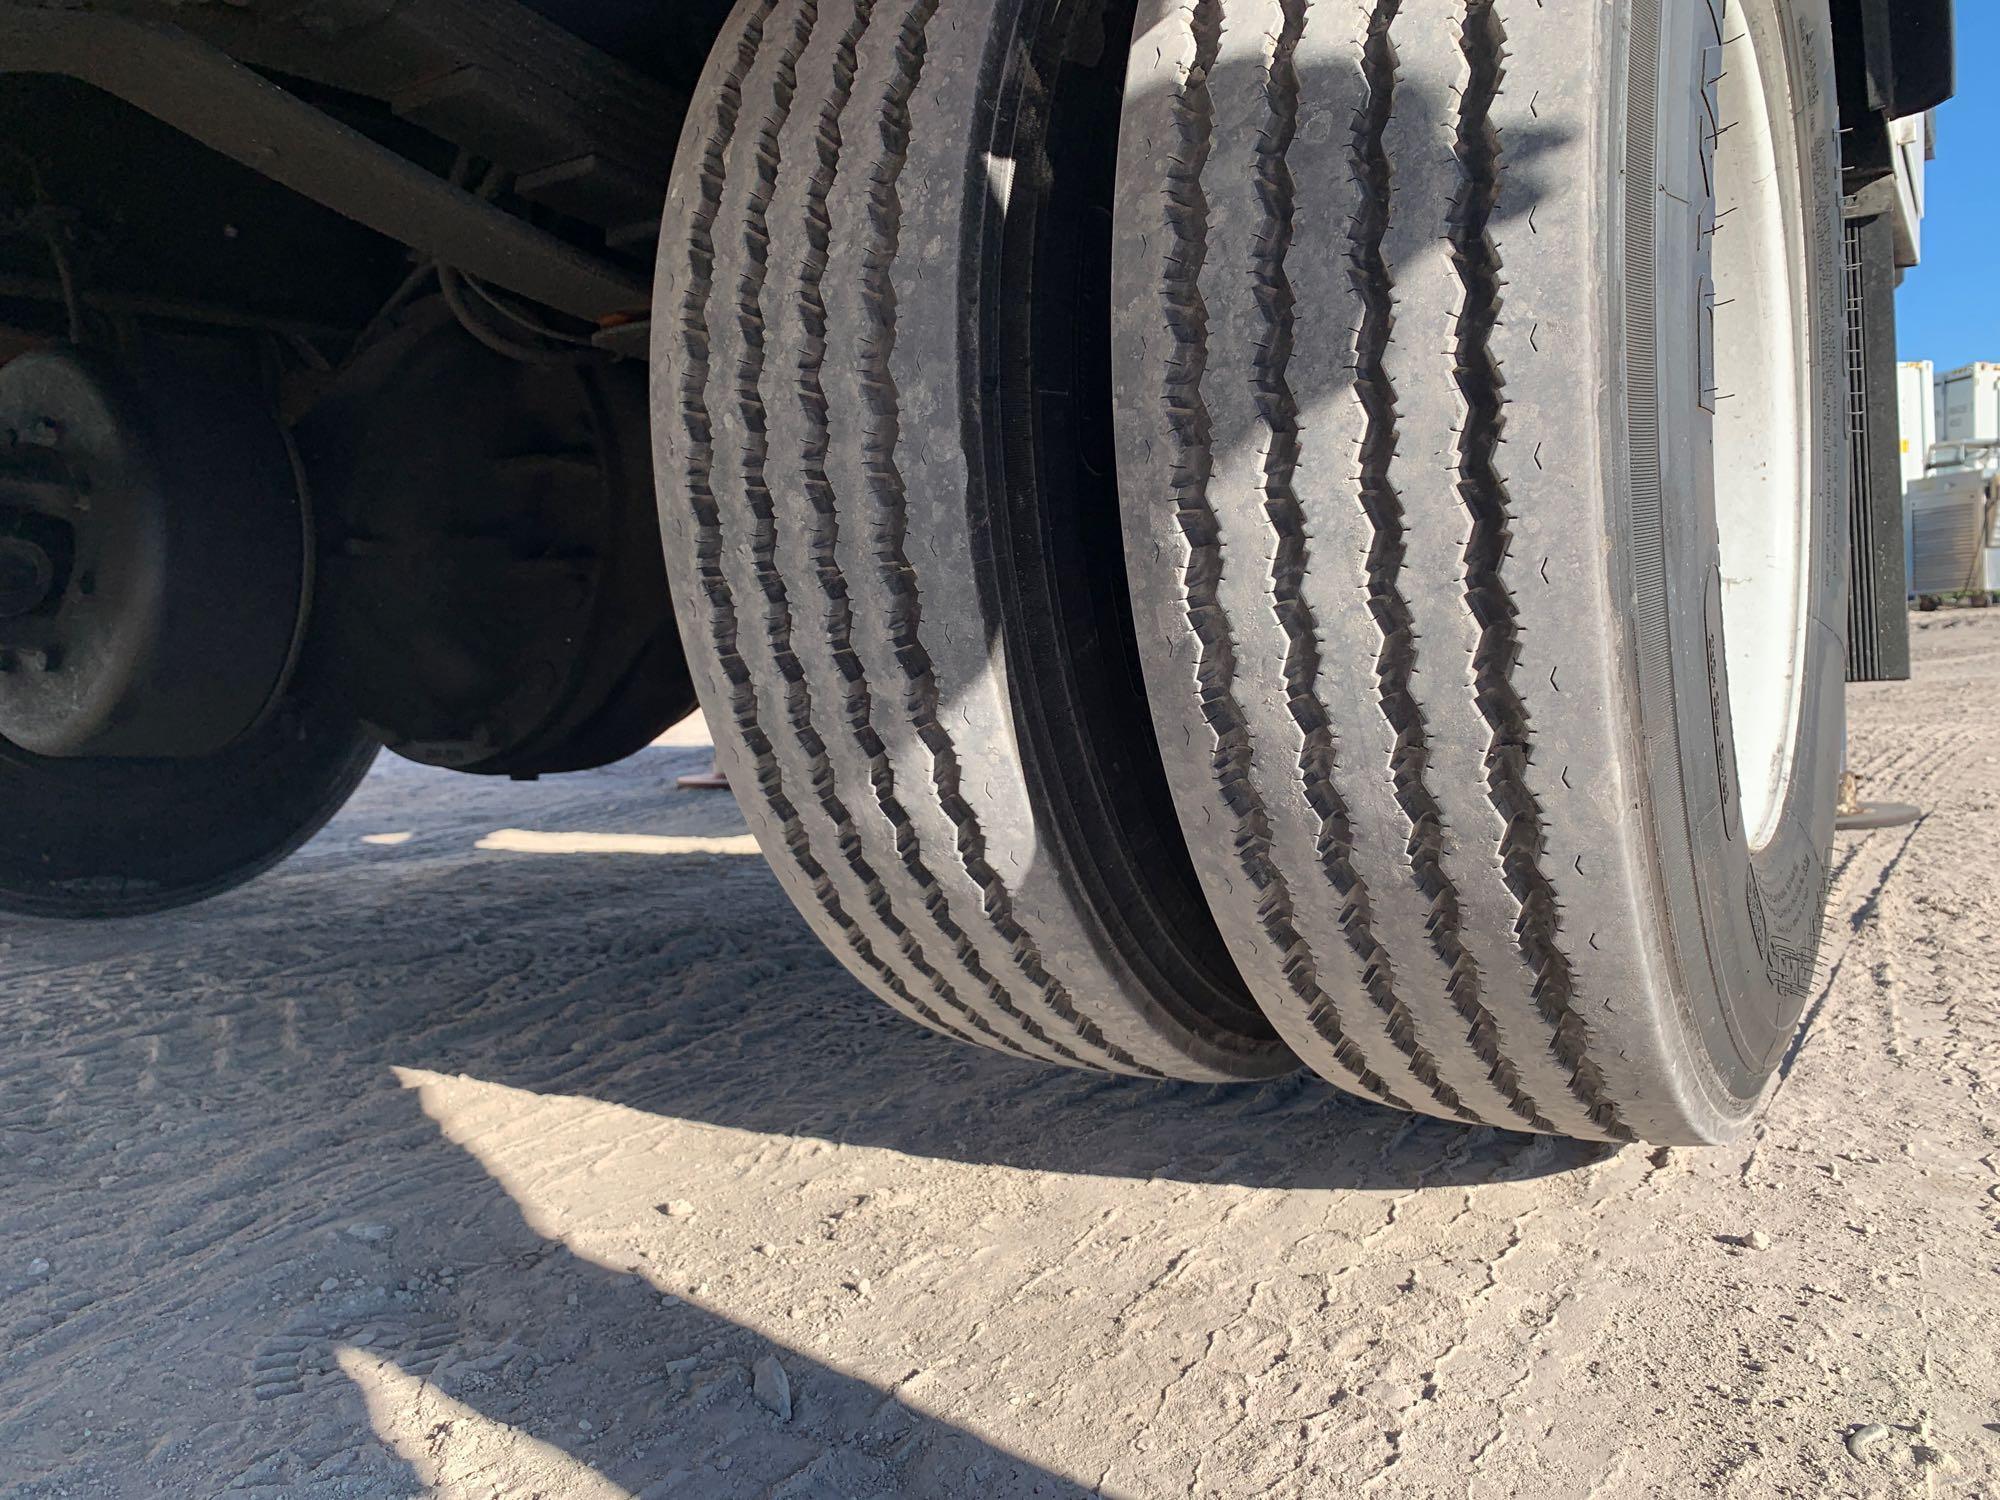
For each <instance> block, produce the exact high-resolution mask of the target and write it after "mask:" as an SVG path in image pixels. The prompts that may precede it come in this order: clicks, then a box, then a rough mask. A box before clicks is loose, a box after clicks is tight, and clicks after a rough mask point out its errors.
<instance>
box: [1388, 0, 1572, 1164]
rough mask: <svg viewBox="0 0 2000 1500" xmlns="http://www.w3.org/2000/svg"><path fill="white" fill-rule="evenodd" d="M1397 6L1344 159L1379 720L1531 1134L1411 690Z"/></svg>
mask: <svg viewBox="0 0 2000 1500" xmlns="http://www.w3.org/2000/svg"><path fill="white" fill-rule="evenodd" d="M1401 8H1402V0H1376V3H1375V5H1374V8H1373V11H1372V12H1371V14H1370V16H1369V20H1368V29H1367V33H1366V37H1365V40H1364V42H1363V50H1362V75H1363V78H1364V79H1365V81H1366V84H1367V89H1368V97H1367V102H1366V105H1365V107H1364V109H1363V110H1362V112H1361V113H1359V114H1358V115H1357V116H1356V117H1355V122H1354V135H1353V160H1354V171H1355V177H1356V180H1357V182H1358V183H1359V184H1360V186H1361V195H1360V207H1359V212H1358V214H1357V217H1356V219H1355V222H1354V224H1353V226H1352V227H1351V230H1350V241H1351V243H1352V246H1353V249H1352V252H1351V257H1350V258H1351V261H1352V280H1353V284H1354V287H1355V292H1356V295H1357V297H1358V298H1359V300H1360V303H1361V306H1362V324H1361V329H1360V332H1359V334H1358V337H1357V349H1356V362H1355V390H1356V393H1357V395H1358V396H1359V399H1360V402H1361V405H1362V408H1363V410H1364V411H1365V413H1366V429H1365V431H1364V433H1363V435H1362V441H1361V454H1360V475H1359V483H1358V492H1359V498H1360V502H1361V507H1362V510H1363V512H1364V513H1365V514H1366V516H1367V518H1368V524H1369V526H1370V528H1371V529H1372V532H1373V535H1372V537H1371V539H1370V543H1369V549H1368V562H1367V569H1368V580H1369V594H1368V602H1369V608H1370V611H1371V614H1372V615H1373V618H1374V621H1375V624H1376V628H1377V629H1378V631H1379V632H1380V633H1381V637H1382V646H1381V650H1380V651H1379V653H1378V654H1377V656H1376V659H1375V675H1376V681H1377V683H1378V685H1379V688H1380V692H1379V695H1378V699H1377V701H1378V703H1379V705H1380V707H1381V711H1382V715H1383V718H1384V719H1385V720H1386V721H1387V722H1388V725H1389V728H1390V730H1391V732H1392V734H1393V735H1394V737H1395V750H1394V752H1393V755H1392V757H1391V761H1390V777H1391V780H1392V781H1393V782H1394V785H1395V793H1396V800H1397V802H1398V803H1399V804H1400V805H1401V807H1402V809H1403V814H1404V817H1405V818H1406V820H1407V821H1408V823H1409V830H1410V831H1409V842H1408V844H1407V846H1406V853H1407V855H1408V859H1409V865H1410V875H1411V878H1412V880H1413V881H1414V882H1415V883H1416V886H1417V889H1418V890H1419V891H1421V892H1422V893H1423V895H1424V898H1425V900H1426V901H1427V902H1428V904H1429V912H1430V916H1429V921H1428V923H1427V929H1428V931H1429V934H1430V941H1431V947H1432V949H1433V951H1434V952H1435V953H1436V954H1437V957H1438V960H1439V962H1440V963H1442V964H1443V965H1444V967H1445V971H1446V975H1447V978H1446V982H1445V993H1446V996H1447V998H1448V999H1449V1000H1450V1003H1451V1005H1452V1007H1453V1009H1454V1010H1456V1011H1457V1013H1458V1014H1459V1016H1460V1017H1461V1018H1462V1019H1463V1020H1464V1021H1465V1023H1466V1026H1467V1028H1468V1030H1467V1040H1468V1042H1469V1043H1470V1044H1471V1046H1472V1049H1473V1051H1474V1052H1475V1053H1476V1054H1477V1055H1478V1057H1479V1059H1480V1061H1481V1062H1482V1063H1483V1064H1485V1066H1486V1068H1487V1076H1488V1078H1489V1079H1490V1080H1491V1082H1492V1084H1493V1086H1494V1088H1495V1089H1497V1090H1498V1091H1499V1092H1500V1093H1501V1094H1502V1095H1503V1096H1505V1097H1506V1098H1507V1100H1508V1103H1509V1107H1510V1108H1511V1109H1512V1111H1513V1112H1514V1113H1515V1114H1516V1115H1518V1116H1520V1117H1521V1118H1522V1119H1523V1120H1525V1121H1526V1122H1527V1123H1528V1124H1529V1125H1530V1126H1531V1127H1532V1128H1534V1129H1537V1130H1545V1131H1553V1130H1554V1129H1555V1127H1554V1126H1553V1125H1552V1124H1551V1123H1550V1122H1549V1121H1548V1120H1546V1119H1544V1118H1543V1117H1542V1114H1541V1111H1540V1109H1539V1108H1538V1107H1537V1106H1536V1104H1535V1102H1534V1100H1533V1099H1532V1098H1530V1097H1529V1095H1528V1093H1527V1091H1526V1090H1525V1089H1524V1088H1523V1087H1522V1084H1521V1078H1520V1074H1519V1072H1518V1070H1517V1069H1516V1068H1515V1066H1514V1064H1513V1063H1512V1062H1511V1061H1510V1060H1509V1059H1508V1058H1507V1057H1506V1056H1505V1055H1504V1053H1503V1052H1502V1050H1501V1046H1500V1038H1499V1033H1498V1027H1497V1025H1496V1023H1495V1020H1494V1018H1493V1015H1492V1013H1491V1012H1489V1011H1488V1010H1487V1009H1486V1007H1485V1005H1484V1004H1483V1003H1482V1001H1481V998H1480V974H1479V967H1478V964H1477V963H1476V962H1475V961H1474V959H1473V957H1472V955H1471V954H1470V953H1469V952H1467V951H1466V948H1465V944H1464V942H1463V940H1462V937H1461V919H1460V911H1459V897H1458V888H1457V886H1456V884H1455V883H1454V882H1453V881H1452V879H1451V877H1450V875H1449V874H1448V873H1447V872H1446V870H1445V868H1444V817H1443V813H1442V811H1441V810H1440V808H1439V807H1438V804H1437V799H1436V798H1435V797H1434V796H1433V795H1432V794H1431V790H1430V786H1429V769H1430V729H1429V725H1428V723H1427V721H1426V719H1425V715H1424V710H1423V705H1422V704H1421V703H1420V702H1419V701H1418V699H1417V695H1416V691H1415V685H1414V668H1415V665H1416V623H1415V616H1414V612H1413V611H1412V609H1411V607H1410V602H1409V600H1408V598H1406V597H1405V595H1404V593H1403V590H1402V584H1401V577H1402V571H1403V565H1404V561H1405V556H1406V550H1407V549H1406V544H1405V529H1404V524H1403V509H1402V499H1401V496H1400V495H1399V494H1398V493H1397V490H1396V485H1395V481H1394V480H1393V478H1392V477H1391V474H1390V463H1391V459H1392V458H1393V456H1394V454H1395V451H1396V444H1397V441H1398V437H1399V434H1398V430H1397V415H1396V392H1395V387H1394V384H1393V383H1392V381H1391V380H1390V378H1389V373H1388V369H1387V365H1386V358H1385V356H1386V355H1387V352H1388V347H1389V342H1390V339H1391V337H1392V331H1393V329H1394V326H1395V283H1394V279H1393V277H1392V276H1391V274H1390V271H1389V266H1388V262H1387V261H1386V260H1385V259H1384V257H1383V254H1382V244H1383V239H1384V237H1385V235H1386V234H1387V231H1388V225H1389V212H1390V203H1391V197H1392V185H1391V184H1392V180H1393V172H1394V168H1393V167H1392V165H1391V163H1390V161H1389V154H1388V150H1387V147H1386V144H1385V137H1386V134H1387V131H1388V126H1389V120H1390V117H1391V115H1392V113H1393V112H1394V107H1395V89H1396V75H1397V57H1396V47H1395V41H1394V39H1393V37H1392V35H1391V28H1392V27H1393V26H1394V24H1395V20H1396V16H1397V13H1398V12H1399V11H1400V10H1401Z"/></svg>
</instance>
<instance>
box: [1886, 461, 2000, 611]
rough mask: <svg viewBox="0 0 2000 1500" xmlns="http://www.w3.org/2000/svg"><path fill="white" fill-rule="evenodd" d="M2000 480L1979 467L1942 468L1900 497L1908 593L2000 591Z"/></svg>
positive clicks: (1913, 485)
mask: <svg viewBox="0 0 2000 1500" xmlns="http://www.w3.org/2000/svg"><path fill="white" fill-rule="evenodd" d="M1996 502H2000V479H1996V478H1995V477H1994V476H1993V475H1991V474H1989V473H1987V472H1985V471H1984V470H1982V469H1944V470H1940V471H1939V472H1937V473H1934V474H1930V475H1926V476H1925V477H1924V478H1922V479H1919V480H1917V481H1916V482H1915V483H1914V484H1912V485H1911V486H1910V488H1909V490H1908V492H1907V493H1906V494H1905V496H1904V504H1905V506H1906V507H1907V510H1908V514H1909V522H1910V543H1911V545H1910V592H1911V593H1913V594H1956V593H1962V592H1968V591H1975V590H1980V589H1986V590H1992V589H2000V537H1996V536H1995V535H1994V524H1993V522H1994V513H1995V510H1996V509H2000V503H1996Z"/></svg>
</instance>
